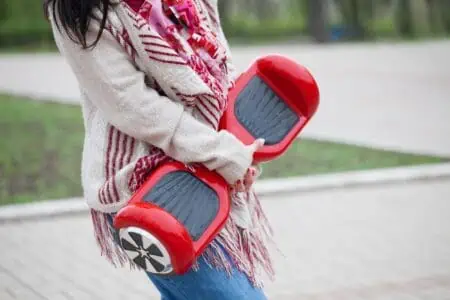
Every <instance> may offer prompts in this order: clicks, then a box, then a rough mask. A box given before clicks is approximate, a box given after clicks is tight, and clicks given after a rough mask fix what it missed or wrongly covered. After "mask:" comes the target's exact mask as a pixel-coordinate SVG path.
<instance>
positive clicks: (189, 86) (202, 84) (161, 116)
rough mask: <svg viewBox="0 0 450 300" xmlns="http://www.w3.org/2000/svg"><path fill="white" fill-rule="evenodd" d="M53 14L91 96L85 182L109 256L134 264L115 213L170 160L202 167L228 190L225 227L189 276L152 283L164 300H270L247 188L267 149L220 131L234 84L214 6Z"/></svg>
mask: <svg viewBox="0 0 450 300" xmlns="http://www.w3.org/2000/svg"><path fill="white" fill-rule="evenodd" d="M45 9H46V12H47V15H48V18H49V20H50V22H51V24H52V28H53V33H54V37H55V41H56V44H57V45H58V48H59V49H60V51H61V53H62V54H63V55H64V56H65V58H66V59H67V61H68V63H69V65H70V66H71V68H72V70H73V72H74V73H75V75H76V78H77V80H78V82H79V86H80V90H81V93H82V95H83V101H82V108H83V116H84V122H85V130H86V136H85V144H84V151H83V162H82V183H83V188H84V192H85V198H86V199H87V202H88V205H89V206H90V208H91V212H92V219H93V223H94V229H95V234H96V237H97V241H98V244H99V245H100V248H101V250H102V254H103V255H105V256H106V257H107V258H108V259H109V260H110V261H111V263H113V264H114V265H121V266H123V265H126V264H131V265H133V263H132V262H130V261H129V260H128V258H127V256H126V255H125V254H124V252H123V250H122V249H121V248H120V246H119V244H118V243H117V239H115V235H116V232H115V231H114V229H113V227H112V226H111V220H112V218H113V216H114V214H115V213H116V212H117V211H118V210H119V209H120V208H122V207H123V206H124V205H125V204H126V203H127V201H128V200H129V199H130V197H131V196H132V194H133V193H134V192H135V191H136V190H137V189H138V188H139V187H140V186H141V185H142V183H143V182H144V181H145V179H146V178H147V176H148V175H149V174H150V173H151V172H152V170H154V168H155V167H156V166H158V165H159V164H161V163H162V162H164V161H167V160H169V159H175V160H178V161H181V162H183V163H186V164H190V163H202V164H204V165H205V166H206V167H207V168H209V169H210V170H215V171H216V172H218V173H219V174H220V175H222V176H223V177H224V178H225V179H226V180H227V182H228V183H229V184H230V187H231V188H230V193H231V196H232V202H233V203H232V212H231V215H230V218H229V221H228V222H227V224H226V226H225V228H224V229H223V231H222V232H221V233H220V234H219V236H218V237H217V238H216V239H215V241H214V242H213V243H212V244H211V245H210V246H209V248H208V249H207V250H206V251H205V253H204V254H203V255H202V257H201V258H200V259H199V260H198V262H197V263H196V265H195V266H194V268H193V270H191V271H190V272H189V273H187V274H185V275H183V276H172V277H158V276H152V275H148V276H149V278H150V279H151V281H152V282H153V283H154V284H155V286H156V287H157V288H158V290H159V291H160V292H161V294H162V299H215V300H221V299H234V300H235V299H265V296H264V293H263V292H262V290H261V287H262V281H261V273H262V272H261V271H265V272H266V273H267V274H269V275H272V274H273V269H272V262H271V260H270V257H269V253H268V250H267V246H266V243H267V241H268V239H267V238H268V237H269V235H270V228H269V226H268V224H267V219H266V217H265V215H264V213H263V212H262V209H261V206H260V203H259V201H258V199H257V198H256V196H255V194H254V192H253V190H252V189H251V185H252V183H253V181H254V179H255V178H256V176H257V175H258V174H257V173H258V172H257V168H256V167H255V166H252V157H253V153H254V152H255V151H256V150H257V149H258V148H259V147H261V146H262V145H263V143H264V141H261V140H258V141H256V142H255V143H254V144H252V145H244V144H243V143H241V142H240V141H239V140H238V139H237V138H235V137H234V136H233V135H231V134H230V133H228V132H227V131H223V130H222V131H218V123H219V119H220V117H221V115H222V113H223V111H224V109H225V108H226V100H227V92H228V90H229V89H230V88H231V87H232V86H233V80H234V78H235V76H234V75H233V70H234V69H233V66H232V64H231V59H230V51H229V48H228V45H227V41H226V40H225V37H224V35H223V32H222V29H221V26H220V22H219V17H218V11H217V0H127V1H125V0H123V1H121V0H46V2H45Z"/></svg>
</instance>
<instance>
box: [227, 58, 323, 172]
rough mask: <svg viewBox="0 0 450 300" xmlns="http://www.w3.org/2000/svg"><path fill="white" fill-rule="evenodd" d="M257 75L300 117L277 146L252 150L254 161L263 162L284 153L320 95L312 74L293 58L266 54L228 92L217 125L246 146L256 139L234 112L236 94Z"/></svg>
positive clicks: (301, 127)
mask: <svg viewBox="0 0 450 300" xmlns="http://www.w3.org/2000/svg"><path fill="white" fill-rule="evenodd" d="M255 76H259V77H260V78H261V79H262V80H263V81H264V82H265V83H266V84H267V85H268V86H269V87H270V88H272V89H273V91H274V92H275V93H276V94H277V95H278V96H279V97H280V98H282V99H283V100H284V101H285V103H286V104H287V105H288V106H289V107H290V108H291V109H292V110H293V111H295V112H296V113H297V114H298V115H299V116H301V118H300V119H299V122H297V124H295V126H294V127H293V128H292V130H291V131H290V132H289V133H288V135H287V136H286V137H285V138H284V139H283V140H282V141H281V142H280V143H278V144H276V145H265V146H264V147H262V148H261V149H260V150H258V151H257V152H255V155H254V157H253V158H254V161H255V162H257V163H259V162H266V161H270V160H273V159H275V158H277V157H278V156H280V155H281V154H283V153H284V152H285V151H286V150H287V148H288V147H289V145H290V144H291V143H292V142H293V140H294V139H295V138H296V137H297V136H298V134H299V133H300V131H301V130H302V129H303V128H304V127H305V125H306V124H307V123H308V122H309V121H310V119H311V118H312V116H313V115H314V114H315V112H316V110H317V107H318V105H319V100H320V94H319V88H318V85H317V83H316V81H315V79H314V77H313V76H312V75H311V73H310V72H309V71H308V70H307V69H306V68H305V67H303V66H301V65H299V64H298V63H296V62H295V61H293V60H291V59H289V58H287V57H284V56H280V55H268V56H264V57H262V58H259V59H257V60H256V62H255V63H253V65H252V66H251V67H250V69H249V70H248V71H246V72H245V73H243V74H242V75H241V76H240V77H239V78H238V80H237V81H236V86H235V87H234V88H233V89H231V90H230V92H229V95H228V107H227V110H226V111H225V113H224V115H223V117H222V119H221V124H220V128H221V129H226V130H228V131H229V132H231V133H233V134H234V135H235V136H236V137H237V138H239V139H240V140H241V141H242V142H244V143H245V144H246V145H250V144H252V143H253V142H254V141H255V137H253V136H252V135H251V134H250V133H249V132H248V130H247V129H245V128H244V127H243V126H242V124H241V123H240V122H239V120H238V119H237V118H236V115H235V103H236V100H237V99H238V96H239V94H240V93H241V92H242V91H243V90H244V89H245V88H246V86H247V84H248V83H249V82H250V81H251V80H252V79H253V78H254V77H255Z"/></svg>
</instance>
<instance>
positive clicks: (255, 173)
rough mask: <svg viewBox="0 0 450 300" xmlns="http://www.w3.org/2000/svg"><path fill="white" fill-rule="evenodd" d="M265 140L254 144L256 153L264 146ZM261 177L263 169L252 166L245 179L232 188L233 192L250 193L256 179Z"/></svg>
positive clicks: (259, 140)
mask: <svg viewBox="0 0 450 300" xmlns="http://www.w3.org/2000/svg"><path fill="white" fill-rule="evenodd" d="M264 142H265V141H264V139H258V140H256V141H255V142H254V143H253V144H252V147H254V151H255V152H256V151H257V150H259V149H260V148H262V147H263V146H264ZM259 175H261V168H260V167H259V165H252V166H250V168H248V170H247V172H246V173H245V175H244V178H243V179H241V180H238V181H237V182H236V183H235V184H234V185H232V186H231V190H232V191H235V192H246V191H249V190H250V188H251V187H252V185H253V183H255V181H256V179H257V178H258V177H259Z"/></svg>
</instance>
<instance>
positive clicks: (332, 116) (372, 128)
mask: <svg viewBox="0 0 450 300" xmlns="http://www.w3.org/2000/svg"><path fill="white" fill-rule="evenodd" d="M233 50H234V51H233V52H234V58H235V61H236V64H237V66H238V68H239V69H240V70H245V69H246V67H247V66H248V65H249V64H250V62H251V61H252V60H254V59H255V58H256V57H258V56H261V55H265V54H269V53H280V54H284V55H288V56H290V57H292V58H294V59H296V60H297V61H299V62H300V63H302V64H304V65H306V66H307V67H309V68H310V69H311V71H312V72H313V74H314V75H315V76H316V77H317V80H318V82H319V84H320V86H321V91H322V105H321V107H320V109H319V112H318V114H317V116H316V117H315V118H314V120H313V121H312V123H311V124H310V126H308V127H307V129H306V131H305V134H306V135H309V136H312V137H317V138H323V139H328V140H335V141H344V142H349V143H355V144H362V145H368V146H374V147H382V148H387V149H394V150H404V151H410V152H417V153H428V154H436V155H446V156H450V139H449V138H446V137H449V136H450V121H449V119H448V116H449V115H450V85H449V84H448V83H449V82H450V60H449V59H448V53H450V41H441V42H429V43H405V44H344V45H332V46H315V45H273V46H258V47H237V48H234V49H233ZM0 91H5V92H12V93H16V94H24V95H30V96H34V97H44V98H54V99H59V100H62V101H65V102H69V103H78V101H79V96H78V89H77V84H76V81H75V79H74V76H73V75H72V74H71V71H70V69H69V68H68V66H67V65H66V63H65V62H64V60H63V59H62V58H61V57H60V56H58V55H52V54H44V55H28V56H23V55H20V56H14V55H12V56H11V55H9V56H5V55H3V56H0Z"/></svg>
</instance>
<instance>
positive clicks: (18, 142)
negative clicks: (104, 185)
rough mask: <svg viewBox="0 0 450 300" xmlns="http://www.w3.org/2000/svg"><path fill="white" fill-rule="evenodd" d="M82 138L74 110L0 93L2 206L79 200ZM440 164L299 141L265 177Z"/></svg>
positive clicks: (269, 166)
mask: <svg viewBox="0 0 450 300" xmlns="http://www.w3.org/2000/svg"><path fill="white" fill-rule="evenodd" d="M83 135H84V128H83V121H82V117H81V111H80V108H79V107H77V106H70V105H63V104H54V103H42V102H35V101H30V100H28V99H23V98H17V97H12V96H8V95H0V136H1V139H0V205H5V204H10V203H24V202H30V201H37V200H47V199H58V198H65V197H73V196H80V195H81V194H82V190H81V186H80V160H81V151H82V142H83ZM442 161H446V159H445V158H437V157H429V156H418V155H410V154H402V153H395V152H387V151H381V150H374V149H369V148H363V147H356V146H352V145H344V144H336V143H330V142H321V141H315V140H309V139H303V140H301V141H298V142H296V143H295V144H293V146H292V147H291V148H290V150H289V151H288V152H287V153H286V154H285V155H284V156H283V157H281V158H280V159H278V160H276V161H274V162H271V163H268V164H266V165H265V166H264V172H263V178H277V177H278V178H280V177H290V176H300V175H309V174H318V173H329V172H339V171H349V170H359V169H370V168H382V167H394V166H404V165H413V164H425V163H437V162H442Z"/></svg>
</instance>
